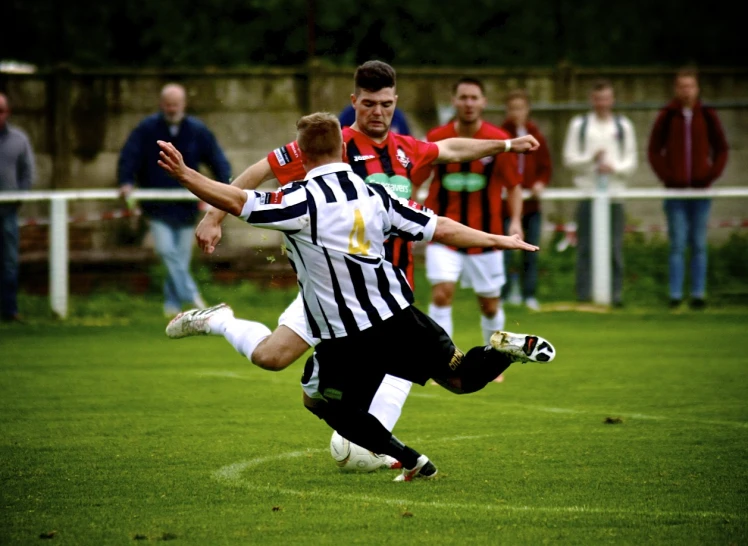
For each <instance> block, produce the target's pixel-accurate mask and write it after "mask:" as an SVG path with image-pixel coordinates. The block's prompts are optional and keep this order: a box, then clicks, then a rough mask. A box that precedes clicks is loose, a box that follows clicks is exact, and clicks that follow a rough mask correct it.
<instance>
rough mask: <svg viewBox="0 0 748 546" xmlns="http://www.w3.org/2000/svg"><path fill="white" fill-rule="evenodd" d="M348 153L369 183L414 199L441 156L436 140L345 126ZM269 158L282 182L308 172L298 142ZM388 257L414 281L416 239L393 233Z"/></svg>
mask: <svg viewBox="0 0 748 546" xmlns="http://www.w3.org/2000/svg"><path fill="white" fill-rule="evenodd" d="M343 142H344V143H345V151H346V154H345V155H346V157H345V158H344V161H345V162H347V163H348V164H350V166H351V168H352V169H353V172H354V173H356V174H357V175H359V176H360V177H361V178H363V179H364V181H365V182H366V183H367V184H381V185H383V186H385V187H387V188H388V189H389V190H391V191H392V192H393V193H394V194H395V195H397V196H398V197H403V198H405V199H410V198H411V196H412V194H413V188H414V187H418V186H420V185H421V184H423V182H425V181H426V179H427V178H428V177H429V176H430V175H431V164H432V163H433V162H434V161H435V160H436V158H437V157H438V156H439V148H438V147H437V146H436V144H434V143H433V142H425V141H421V140H416V139H415V138H413V137H411V136H406V135H399V134H397V133H394V132H392V131H390V132H389V133H388V135H387V138H386V139H385V140H384V141H383V142H375V141H373V140H372V139H370V138H369V137H367V136H366V135H365V134H363V133H362V132H360V131H356V130H354V129H351V128H350V127H345V128H344V129H343ZM268 162H269V163H270V168H271V169H272V170H273V174H274V175H275V177H276V178H277V179H278V182H279V183H280V184H281V185H283V184H287V183H289V182H294V181H296V180H303V179H304V177H305V176H306V172H305V171H304V166H303V165H302V154H301V150H300V149H299V146H298V144H297V143H296V142H291V143H289V144H286V145H285V146H281V147H280V148H276V149H275V150H273V151H272V152H270V153H269V154H268ZM385 258H386V259H387V260H388V261H389V262H391V263H392V264H394V265H396V266H397V267H399V268H400V269H401V270H403V271H404V272H405V273H406V276H407V278H408V282H409V283H410V285H411V287H413V286H414V284H413V243H411V242H408V241H404V240H402V239H400V238H399V237H390V238H389V240H388V241H387V242H386V243H385Z"/></svg>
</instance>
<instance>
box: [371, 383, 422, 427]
mask: <svg viewBox="0 0 748 546" xmlns="http://www.w3.org/2000/svg"><path fill="white" fill-rule="evenodd" d="M412 386H413V383H411V382H410V381H408V380H407V379H402V378H400V377H396V376H394V375H389V374H387V375H385V376H384V379H382V383H381V384H380V385H379V388H378V389H377V392H376V393H375V394H374V398H373V399H372V401H371V404H370V405H369V413H371V414H372V415H373V416H374V417H376V418H377V419H379V422H380V423H382V424H383V425H384V427H385V428H386V429H387V430H389V431H390V432H392V430H393V429H394V428H395V425H396V424H397V421H398V419H400V415H401V413H402V411H403V406H404V405H405V400H406V399H407V398H408V394H409V393H410V388H411V387H412Z"/></svg>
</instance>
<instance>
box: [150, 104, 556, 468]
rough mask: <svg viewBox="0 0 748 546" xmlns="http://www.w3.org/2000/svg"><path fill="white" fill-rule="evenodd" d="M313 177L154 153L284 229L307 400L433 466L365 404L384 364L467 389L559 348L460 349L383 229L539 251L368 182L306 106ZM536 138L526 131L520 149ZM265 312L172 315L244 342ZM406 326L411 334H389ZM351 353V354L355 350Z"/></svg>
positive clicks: (238, 212)
mask: <svg viewBox="0 0 748 546" xmlns="http://www.w3.org/2000/svg"><path fill="white" fill-rule="evenodd" d="M297 129H298V138H297V142H298V143H299V147H300V149H301V151H302V152H303V154H304V156H303V157H304V159H303V161H304V169H305V170H306V171H307V176H306V179H305V180H304V181H302V182H292V183H290V184H287V185H285V186H283V187H282V188H281V189H280V190H278V191H275V192H258V191H252V190H241V189H239V188H238V187H235V186H225V185H223V184H220V183H218V182H215V181H211V180H209V179H207V178H206V177H204V176H202V175H201V174H200V173H199V172H197V171H195V170H193V169H189V168H187V167H186V166H185V165H184V161H183V159H182V157H181V154H180V153H179V152H178V151H177V150H176V148H175V147H174V146H173V145H172V144H171V143H167V142H163V141H159V142H158V144H159V146H160V147H161V160H159V162H158V163H159V165H160V166H161V167H162V168H163V169H164V170H166V171H167V172H168V173H169V174H171V175H172V176H174V177H175V178H177V179H178V180H179V182H180V183H181V184H182V185H183V186H185V187H186V188H187V189H189V190H190V191H191V192H193V193H194V194H195V195H197V196H198V197H200V198H201V199H203V200H204V201H206V202H207V203H209V204H211V205H213V206H215V207H218V208H220V209H221V210H225V211H226V212H229V213H231V214H233V215H235V216H239V217H240V218H242V219H244V220H246V221H247V222H248V223H250V224H252V225H255V226H257V227H264V228H268V229H275V230H279V231H281V232H283V234H284V237H285V241H286V248H287V252H288V257H289V260H290V261H291V264H292V266H293V267H294V270H295V271H296V274H297V277H298V282H299V288H300V290H301V294H302V299H303V305H304V310H305V312H306V318H307V329H308V331H309V333H310V335H312V336H315V337H318V338H321V339H322V341H321V342H320V343H319V344H318V345H317V346H316V348H315V353H314V358H313V359H310V361H308V362H307V366H306V368H305V370H304V375H303V376H302V387H303V390H304V405H305V406H306V408H307V409H309V410H310V411H311V412H312V413H314V414H315V415H317V416H318V417H319V418H320V419H324V420H325V422H326V423H327V424H328V425H330V427H332V428H333V429H334V430H336V431H338V432H339V434H340V435H341V436H343V437H345V438H347V439H349V440H350V441H352V442H355V443H357V444H358V445H360V446H362V447H364V448H366V449H368V450H370V451H372V452H374V453H383V454H386V455H389V456H390V457H394V458H395V459H397V460H398V461H400V462H401V463H402V465H403V467H404V469H403V473H402V474H401V475H400V476H398V478H397V479H396V481H411V480H412V479H413V478H415V477H420V478H430V477H433V476H434V475H436V468H435V467H434V465H433V464H432V463H431V462H430V461H429V459H428V457H426V456H425V455H422V454H420V453H418V452H417V451H415V450H414V449H412V448H410V447H408V446H406V445H405V444H403V443H402V442H400V441H399V440H398V439H397V438H396V437H394V436H393V435H392V433H391V432H390V431H389V430H387V428H386V427H384V426H383V425H382V423H381V422H380V421H379V420H377V419H376V417H374V416H373V415H372V414H371V413H369V412H368V411H367V407H368V401H369V400H370V399H371V397H370V394H371V393H372V392H374V391H375V390H376V389H377V388H378V387H379V385H380V384H381V382H382V379H383V378H384V376H385V375H386V374H390V375H394V376H397V377H401V378H403V379H406V380H408V381H412V382H415V383H418V384H420V385H424V384H425V382H426V381H427V380H428V379H429V378H433V379H435V380H436V381H437V382H438V383H439V384H440V385H442V386H443V387H445V388H446V389H448V390H450V391H451V392H455V393H457V394H464V393H470V392H475V391H478V390H480V389H482V388H483V387H484V386H485V385H486V384H488V383H489V382H491V381H492V380H493V379H494V378H495V377H496V376H498V375H499V374H500V373H501V372H503V371H504V370H505V369H506V368H508V367H509V365H511V364H512V363H513V362H517V361H520V362H527V361H540V362H549V361H551V360H553V358H554V357H555V356H556V355H555V350H554V348H553V347H552V345H551V344H550V343H548V342H547V341H546V340H544V339H543V338H541V337H539V336H533V335H526V334H512V333H509V332H495V333H494V335H493V336H492V337H491V340H490V344H489V345H486V346H479V347H474V348H472V349H471V350H470V351H468V352H467V353H463V352H461V351H460V350H459V349H457V347H455V345H454V343H453V342H452V340H451V339H450V337H449V336H448V335H447V333H446V332H445V331H444V330H443V329H442V328H441V327H440V326H439V325H438V324H436V322H434V321H433V320H431V319H430V318H429V317H428V316H427V315H425V314H424V313H422V312H421V311H419V310H418V309H416V308H415V307H414V306H413V305H412V302H413V293H412V290H411V288H410V285H409V284H408V283H407V281H406V280H405V276H404V274H403V272H402V271H401V270H400V269H399V268H397V267H395V266H394V265H393V264H392V263H390V262H388V261H387V260H385V253H384V241H385V240H386V239H387V237H388V236H389V235H391V234H392V233H394V232H397V233H398V234H399V235H400V236H401V237H405V238H406V239H408V240H414V241H429V240H432V239H433V240H436V241H439V242H441V243H444V244H450V245H454V246H459V247H479V246H480V247H485V248H493V247H496V248H508V249H520V250H527V251H536V250H538V248H537V247H536V246H533V245H529V244H527V243H525V242H524V241H522V240H521V239H520V238H519V236H517V235H514V236H512V237H505V236H502V235H492V234H489V233H485V232H483V231H479V230H475V229H472V228H469V227H467V226H464V225H462V224H460V223H458V222H455V221H453V220H450V219H449V218H446V217H443V216H439V217H437V216H436V215H435V214H434V213H433V212H432V211H430V210H428V209H423V208H422V207H421V206H420V205H417V204H416V203H414V202H413V201H408V200H406V199H399V198H397V197H396V196H395V195H394V194H393V193H391V192H390V191H389V190H388V189H386V188H385V187H384V186H382V185H379V184H372V185H366V184H365V182H364V181H363V179H362V178H361V177H359V176H358V175H356V174H355V173H354V172H353V171H352V169H351V166H350V165H348V164H347V163H343V161H342V158H343V150H344V146H343V139H342V134H341V132H340V124H339V122H338V120H337V118H336V117H335V116H333V115H331V114H327V113H317V114H311V115H309V116H305V117H303V118H301V120H299V122H298V124H297ZM534 149H537V141H534V139H533V141H532V142H528V144H527V148H525V150H524V151H531V150H534ZM257 324H258V323H252V322H250V321H244V320H240V319H236V318H234V316H233V312H232V311H231V309H230V308H229V307H228V306H226V305H224V304H221V305H219V306H215V307H213V308H210V309H205V310H194V311H188V312H186V313H182V314H180V315H178V316H177V317H176V318H175V319H174V320H172V322H170V323H169V325H168V326H167V329H166V333H167V335H169V336H170V337H173V338H180V337H186V336H191V335H197V334H208V333H210V334H214V335H223V336H224V337H225V338H226V339H227V340H228V341H229V342H230V343H231V344H232V345H234V347H235V348H236V349H237V350H238V351H239V352H244V354H246V351H243V347H245V345H246V342H247V341H250V344H251V340H250V339H249V338H251V337H252V336H253V335H254V334H253V333H252V329H253V328H255V325H257ZM403 332H407V340H403V341H402V342H401V343H398V344H397V345H393V344H392V343H387V340H393V339H396V338H397V337H398V336H401V335H402V333H403ZM354 355H355V356H354Z"/></svg>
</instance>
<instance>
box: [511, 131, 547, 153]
mask: <svg viewBox="0 0 748 546" xmlns="http://www.w3.org/2000/svg"><path fill="white" fill-rule="evenodd" d="M509 142H510V143H511V145H512V147H511V148H510V149H509V151H510V152H515V153H518V154H526V153H528V152H534V151H535V150H537V149H538V148H540V143H539V142H538V139H536V138H535V137H534V136H532V135H525V136H521V137H517V138H513V139H512V140H510V141H509Z"/></svg>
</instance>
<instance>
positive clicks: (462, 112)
mask: <svg viewBox="0 0 748 546" xmlns="http://www.w3.org/2000/svg"><path fill="white" fill-rule="evenodd" d="M452 91H453V94H452V104H453V106H454V109H455V112H456V116H455V119H454V120H453V121H450V122H449V123H447V124H445V125H442V126H440V127H436V128H434V129H432V130H431V131H429V133H428V135H427V139H428V140H429V141H432V142H439V141H443V140H444V139H448V138H454V137H467V138H472V139H481V140H482V139H508V138H510V137H509V134H508V133H506V131H504V130H503V129H501V128H499V127H497V126H495V125H492V124H490V123H488V122H487V121H485V120H483V119H482V115H483V110H484V109H485V107H486V97H485V93H484V87H483V83H482V82H481V81H479V80H477V79H474V78H462V79H460V80H458V81H457V82H456V83H455V84H454V86H453V89H452ZM505 190H506V192H507V197H508V199H507V201H508V205H509V207H508V209H509V210H508V212H509V214H510V216H511V219H512V221H511V222H510V226H509V232H510V234H512V235H513V234H515V233H517V234H519V235H522V224H521V213H522V177H521V175H520V173H519V168H518V164H517V155H514V154H497V155H492V156H487V157H483V158H480V159H477V160H474V161H470V162H461V163H450V164H443V165H437V166H436V167H434V178H433V180H432V181H431V185H430V186H429V193H428V197H427V198H426V206H427V207H429V208H430V209H432V210H434V212H436V213H437V214H439V215H442V216H447V217H448V218H451V219H452V220H455V221H457V222H460V223H461V224H464V225H466V226H469V227H472V228H476V229H480V230H483V231H487V232H490V233H495V234H497V235H502V234H503V233H504V227H503V220H502V208H503V206H504V203H503V198H502V193H503V192H504V191H505ZM426 277H427V278H428V280H429V282H430V283H431V305H430V306H429V316H430V317H431V318H432V319H434V321H436V322H437V323H438V324H439V325H440V326H441V327H442V328H444V330H445V331H446V332H447V333H448V334H449V335H450V336H451V335H452V299H453V297H454V291H455V287H456V285H457V281H458V280H459V281H460V282H461V285H462V287H463V288H472V289H473V291H474V292H475V295H476V296H477V298H478V305H479V307H480V311H481V319H480V324H481V330H482V332H483V338H484V341H486V340H490V338H491V334H493V332H495V331H497V330H501V329H503V328H504V322H505V317H504V310H503V309H502V307H501V301H500V299H499V298H500V294H501V288H502V286H503V285H504V283H505V282H506V275H505V273H504V259H503V255H502V252H501V251H500V250H495V249H483V248H468V249H457V248H451V247H447V246H444V245H441V244H439V243H430V244H429V245H428V246H427V247H426ZM486 342H487V341H486ZM497 379H498V378H497ZM499 380H500V379H499Z"/></svg>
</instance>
